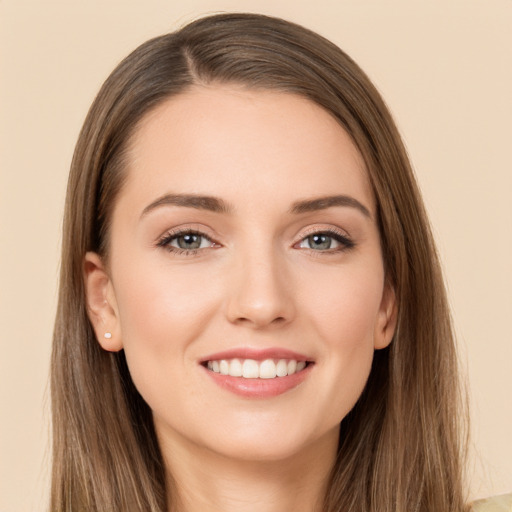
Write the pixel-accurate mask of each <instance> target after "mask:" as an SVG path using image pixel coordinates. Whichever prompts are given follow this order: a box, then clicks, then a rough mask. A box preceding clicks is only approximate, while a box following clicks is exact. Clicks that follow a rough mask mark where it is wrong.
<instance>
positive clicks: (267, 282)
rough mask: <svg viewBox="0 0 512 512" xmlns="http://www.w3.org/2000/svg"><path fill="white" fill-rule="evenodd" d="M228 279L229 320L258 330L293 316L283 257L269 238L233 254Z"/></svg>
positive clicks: (282, 322)
mask: <svg viewBox="0 0 512 512" xmlns="http://www.w3.org/2000/svg"><path fill="white" fill-rule="evenodd" d="M235 253H236V255H235V257H234V261H233V267H232V272H231V273H230V274H231V275H230V278H229V285H230V286H229V287H230V289H229V298H228V307H227V314H228V317H229V320H230V321H232V322H236V323H246V324H250V325H251V326H253V327H257V328H261V327H264V326H268V325H270V324H276V325H277V324H284V323H286V322H288V321H289V320H291V318H292V316H293V301H292V298H291V293H290V289H289V286H290V282H289V280H288V279H287V275H288V273H287V271H286V261H285V256H284V255H283V254H282V253H281V252H280V251H279V250H278V248H277V247H275V244H273V243H272V241H269V240H268V239H267V240H266V241H257V240H253V241H252V244H251V243H250V242H249V243H248V244H244V248H243V249H242V248H239V250H238V251H235Z"/></svg>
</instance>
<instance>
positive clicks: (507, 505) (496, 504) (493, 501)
mask: <svg viewBox="0 0 512 512" xmlns="http://www.w3.org/2000/svg"><path fill="white" fill-rule="evenodd" d="M472 512H512V493H511V494H502V495H501V496H493V497H492V498H487V499H485V500H478V501H475V503H473V508H472Z"/></svg>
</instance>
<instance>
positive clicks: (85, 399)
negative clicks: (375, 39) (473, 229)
mask: <svg viewBox="0 0 512 512" xmlns="http://www.w3.org/2000/svg"><path fill="white" fill-rule="evenodd" d="M52 364H53V372H52V408H53V429H54V438H53V445H54V448H53V483H52V498H51V510H52V511H61V510H98V511H99V510H101V511H106V510H123V511H124V510H126V511H131V510H137V511H138V510H148V511H170V510H172V511H189V510H204V511H206V510H223V511H227V510H258V511H265V510H268V511H270V510H296V511H302V510H304V511H313V510H318V511H325V512H326V511H348V510H350V511H361V512H362V511H367V512H368V511H379V512H383V511H389V512H391V511H412V510H416V511H442V510H446V511H448V510H450V511H463V510H467V506H466V504H465V499H464V490H463V484H462V467H463V452H464V450H463V448H464V444H465V443H464V436H463V435H461V432H463V431H464V430H463V429H461V427H463V425H461V423H464V422H463V421H462V420H461V418H464V413H463V412H461V406H460V396H459V388H458V378H457V363H456V354H455V348H454V341H453V334H452V328H451V323H450V316H449V312H448V307H447V301H446V296H445V290H444V286H443V282H442V277H441V272H440V266H439V262H438V258H437V255H436V251H435V247H434V243H433V240H432V236H431V233H430V229H429V226H428V221H427V218H426V215H425V211H424V207H423V204H422V201H421V198H420V194H419V191H418V188H417V185H416V183H415V180H414V177H413V173H412V171H411V168H410V164H409V162H408V159H407V156H406V152H405V150H404V147H403V145H402V142H401V140H400V137H399V134H398V132H397V130H396V127H395V125H394V123H393V121H392V119H391V116H390V114H389V112H388V111H387V109H386V107H385V105H384V102H383V101H382V99H381V98H380V96H379V94H378V93H377V91H376V90H375V88H374V87H373V85H372V84H371V83H370V81H369V80H368V78H367V77H366V76H365V75H364V73H363V72H362V71H361V70H360V69H359V68H358V66H357V65H356V64H355V63H354V62H353V61H352V60H351V59H350V58H349V57H348V56H346V55H345V54H344V53H343V52H342V51H341V50H339V49H338V48H337V47H335V46H334V45H333V44H331V43H330V42H328V41H326V40H325V39H323V38H322V37H320V36H318V35H316V34H314V33H312V32H310V31H308V30H306V29H304V28H302V27H299V26H297V25H294V24H291V23H288V22H285V21H282V20H279V19H274V18H268V17H264V16H258V15H249V14H226V15H217V16H212V17H208V18H204V19H201V20H199V21H196V22H194V23H192V24H190V25H188V26H186V27H184V28H183V29H182V30H180V31H178V32H176V33H173V34H169V35H166V36H162V37H159V38H156V39H153V40H151V41H148V42H147V43H145V44H143V45H142V46H141V47H139V48H138V49H137V50H135V52H133V53H132V54H131V55H130V56H128V57H127V58H126V59H125V60H124V61H123V62H122V63H121V64H120V65H119V66H118V67H117V68H116V70H115V71H114V72H113V73H112V75H111V76H110V77H109V78H108V79H107V81H106V82H105V84H104V85H103V87H102V89H101V90H100V92H99V94H98V96H97V98H96V100H95V101H94V103H93V105H92V107H91V110H90V112H89V114H88V117H87V119H86V121H85V124H84V127H83V129H82V132H81V134H80V137H79V141H78V144H77V147H76V151H75V155H74V159H73V163H72V169H71V174H70V180H69V185H68V195H67V202H66V214H65V224H64V238H63V257H62V271H61V283H60V297H59V308H58V313H57V320H56V328H55V339H54V351H53V363H52Z"/></svg>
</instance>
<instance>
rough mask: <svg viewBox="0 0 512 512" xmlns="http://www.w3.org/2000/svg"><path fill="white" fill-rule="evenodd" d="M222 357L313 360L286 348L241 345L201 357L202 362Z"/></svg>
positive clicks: (259, 359) (256, 359)
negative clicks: (260, 347) (261, 347)
mask: <svg viewBox="0 0 512 512" xmlns="http://www.w3.org/2000/svg"><path fill="white" fill-rule="evenodd" d="M221 359H254V360H255V361H264V360H265V359H295V360H296V361H313V359H312V358H311V357H308V356H306V355H304V354H299V353H298V352H294V351H293V350H288V349H286V348H278V347H275V348H264V349H259V348H251V347H240V348H232V349H229V350H223V351H222V352H215V353H214V354H210V355H208V356H206V357H203V358H201V360H200V363H206V362H207V361H220V360H221Z"/></svg>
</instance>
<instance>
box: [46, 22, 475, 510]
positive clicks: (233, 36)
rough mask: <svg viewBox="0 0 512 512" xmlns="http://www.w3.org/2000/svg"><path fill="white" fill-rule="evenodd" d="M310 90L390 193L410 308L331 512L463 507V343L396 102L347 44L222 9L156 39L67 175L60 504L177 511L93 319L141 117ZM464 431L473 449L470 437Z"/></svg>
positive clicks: (349, 431)
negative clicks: (237, 96)
mask: <svg viewBox="0 0 512 512" xmlns="http://www.w3.org/2000/svg"><path fill="white" fill-rule="evenodd" d="M197 83H202V84H211V83H237V84H243V85H245V86H247V87H250V88H253V89H254V88H256V89H258V88H262V89H273V90H279V91H284V92H291V93H295V94H300V95H302V96H304V97H306V98H308V99H310V100H311V101H313V102H315V103H317V104H318V105H320V106H322V107H323V108H324V109H326V110H327V111H328V112H330V113H331V114H332V115H333V116H334V117H335V118H336V119H337V120H338V121H339V123H340V124H341V126H342V127H343V128H344V129H345V130H346V131H347V132H348V133H349V134H350V136H351V137H352V139H353V141H354V142H355V144H356V145H357V147H358V148H359V150H360V152H361V154H362V156H363V158H364V160H365V163H366V167H367V170H368V174H369V177H370V181H371V184H372V187H373V190H374V194H375V197H376V202H377V208H378V217H379V224H380V234H381V240H382V250H383V258H384V263H385V269H386V274H387V278H388V279H389V281H390V282H391V283H392V284H393V285H394V288H395V292H396V295H397V299H398V303H399V320H398V328H397V331H396V334H395V336H394V339H393V342H392V343H391V345H390V346H389V347H388V348H386V349H383V350H380V351H377V352H376V353H375V357H374V361H373V367H372V370H371V373H370V377H369V380H368V383H367V385H366V388H365V390H364V392H363V394H362V396H361V397H360V399H359V401H358V402H357V404H356V406H355V407H354V408H353V410H352V411H351V412H350V413H349V414H348V415H347V417H345V418H344V419H343V421H342V422H341V434H340V442H339V450H338V459H337V462H336V464H335V467H334V468H333V470H332V475H331V480H330V482H329V486H328V491H327V494H326V496H325V503H324V508H323V510H324V511H325V512H334V511H344V512H348V511H354V512H356V511H357V512H377V511H378V512H413V511H414V512H427V511H429V512H432V511H440V512H441V511H443V512H444V511H450V512H452V511H462V510H465V505H464V496H463V494H464V492H463V485H462V477H461V475H462V460H463V459H462V447H463V446H464V439H463V436H461V429H460V419H461V418H464V411H463V410H462V408H461V406H460V404H461V400H460V394H459V382H458V375H457V361H456V353H455V344H454V338H453V333H452V327H451V320H450V315H449V310H448V306H447V300H446V294H445V289H444V285H443V281H442V276H441V271H440V265H439V261H438V257H437V254H436V250H435V246H434V242H433V239H432V235H431V231H430V228H429V224H428V221H427V217H426V214H425V210H424V207H423V203H422V200H421V197H420V193H419V191H418V187H417V184H416V182H415V179H414V175H413V172H412V170H411V167H410V164H409V161H408V158H407V155H406V151H405V149H404V146H403V144H402V142H401V139H400V136H399V134H398V131H397V129H396V127H395V124H394V122H393V120H392V118H391V115H390V114H389V112H388V110H387V108H386V106H385V104H384V102H383V100H382V99H381V97H380V95H379V94H378V92H377V91H376V89H375V87H374V86H373V85H372V83H371V82H370V80H369V79H368V78H367V76H366V75H365V74H364V73H363V71H361V69H360V68H359V67H358V66H357V65H356V64H355V63H354V62H353V61H352V60H351V59H350V58H349V57H348V56H347V55H346V54H345V53H343V51H341V50H340V49H339V48H338V47H336V46H335V45H334V44H332V43H330V42H329V41H327V40H326V39H324V38H322V37H321V36H319V35H317V34H315V33H313V32H311V31H309V30H307V29H305V28H303V27H300V26H298V25H295V24H292V23H289V22H286V21H283V20H281V19H277V18H271V17H267V16H261V15H255V14H223V15H216V16H210V17H207V18H203V19H200V20H198V21H195V22H193V23H191V24H189V25H187V26H185V27H184V28H183V29H181V30H179V31H177V32H175V33H171V34H168V35H164V36H161V37H157V38H155V39H152V40H150V41H148V42H146V43H144V44H143V45H141V46H140V47H139V48H137V49H136V50H135V51H134V52H133V53H132V54H131V55H129V56H128V57H127V58H126V59H125V60H123V61H122V62H121V64H120V65H119V66H118V67H117V68H116V69H115V70H114V72H113V73H112V74H111V75H110V77H109V78H108V79H107V81H106V82H105V84H104V85H103V87H102V88H101V90H100V92H99V94H98V96H97V97H96V99H95V101H94V103H93V105H92V107H91V109H90V111H89V113H88V115H87V118H86V120H85V123H84V126H83V128H82V131H81V133H80V137H79V139H78V143H77V146H76V150H75V154H74V158H73V162H72V165H71V172H70V177H69V184H68V192H67V200H66V210H65V217H64V233H63V248H62V268H61V277H60V294H59V305H58V312H57V318H56V324H55V334H54V346H53V355H52V376H51V396H52V414H53V475H52V476H53V479H52V490H51V505H50V508H51V511H52V512H63V511H71V510H72V511H73V512H74V511H83V510H94V511H113V510H123V511H130V510H137V511H152V512H157V511H158V512H164V511H166V510H167V507H168V506H169V504H170V503H172V501H173V500H172V499H171V495H172V489H169V488H166V484H165V468H164V464H163V460H162V456H161V453H160V450H159V446H158V443H157V440H156V435H155V431H154V426H153V422H152V415H151V411H150V409H149V407H148V405H147V404H146V403H145V402H144V400H143V399H142V398H141V396H140V395H139V393H138V392H137V390H136V389H135V387H134V385H133V383H132V380H131V378H130V374H129V372H128V368H127V365H126V361H125V358H124V355H123V352H122V351H121V352H119V353H111V352H106V351H103V350H102V349H101V347H100V345H99V343H98V342H97V341H96V339H95V336H94V332H93V330H92V327H91V324H90V322H89V320H88V317H87V311H86V305H85V304H86V303H85V292H84V281H83V260H84V255H85V253H86V251H96V252H99V253H100V254H101V255H102V256H104V257H106V256H108V250H109V248H108V240H109V222H110V218H111V213H112V207H113V205H114V203H115V198H116V195H117V194H118V193H119V191H120V189H121V188H122V186H123V179H124V177H125V173H124V172H123V171H124V163H125V150H126V147H127V144H128V142H129V140H130V136H131V135H132V134H133V132H134V130H135V128H136V127H137V125H138V123H139V121H140V120H141V118H142V117H143V116H144V115H145V114H147V113H148V112H149V111H150V110H151V109H153V108H155V107H156V106H157V105H159V104H160V103H161V102H162V101H164V100H165V99H167V98H169V97H171V96H173V95H177V94H180V93H181V92H183V91H184V90H186V89H187V88H188V87H190V86H191V85H193V84H197ZM461 437H462V442H461Z"/></svg>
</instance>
